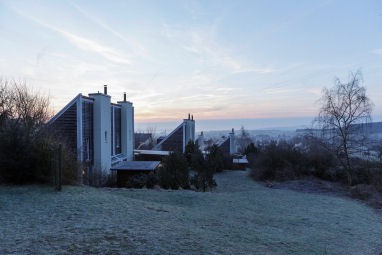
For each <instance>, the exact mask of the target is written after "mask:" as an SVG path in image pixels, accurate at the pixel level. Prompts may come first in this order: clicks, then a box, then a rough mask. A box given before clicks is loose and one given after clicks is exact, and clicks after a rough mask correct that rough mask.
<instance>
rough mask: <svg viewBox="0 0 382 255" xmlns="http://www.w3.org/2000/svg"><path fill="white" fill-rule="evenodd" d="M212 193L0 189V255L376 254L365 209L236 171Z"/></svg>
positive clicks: (378, 225)
mask: <svg viewBox="0 0 382 255" xmlns="http://www.w3.org/2000/svg"><path fill="white" fill-rule="evenodd" d="M216 179H217V183H218V187H217V189H216V190H215V191H214V192H206V193H198V192H193V191H167V190H146V189H143V190H128V189H110V188H91V187H71V186H64V187H63V191H62V192H54V191H53V188H52V187H41V186H25V187H9V186H0V222H1V223H0V224H1V225H0V254H379V253H380V252H381V251H382V221H381V218H379V217H378V215H376V214H375V213H374V211H373V209H371V208H369V207H367V206H365V205H362V204H360V203H358V202H355V201H352V200H349V199H345V198H340V197H334V196H329V195H318V194H304V193H299V192H295V191H291V190H280V189H270V188H266V187H264V186H263V185H261V184H258V183H256V182H253V181H252V180H250V179H249V178H248V177H247V176H246V172H240V171H236V172H224V173H221V174H218V175H217V176H216Z"/></svg>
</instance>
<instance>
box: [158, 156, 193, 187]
mask: <svg viewBox="0 0 382 255" xmlns="http://www.w3.org/2000/svg"><path fill="white" fill-rule="evenodd" d="M158 177H159V185H160V186H161V187H162V188H165V189H178V188H180V187H181V188H183V189H188V188H189V187H190V185H189V170H188V163H187V160H186V158H185V157H184V156H183V154H180V153H171V154H170V155H169V156H166V157H165V158H164V160H163V163H162V166H161V167H160V168H159V170H158Z"/></svg>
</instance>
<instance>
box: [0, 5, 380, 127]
mask: <svg viewBox="0 0 382 255" xmlns="http://www.w3.org/2000/svg"><path fill="white" fill-rule="evenodd" d="M0 36H1V40H0V72H1V73H0V75H1V76H3V77H5V78H15V79H23V80H26V81H27V83H28V84H29V85H30V86H31V87H33V88H35V89H37V90H40V91H42V92H43V93H46V94H49V95H50V97H51V99H52V105H53V107H54V109H55V110H56V111H57V110H59V109H60V108H62V107H63V106H64V105H65V104H66V103H68V102H69V101H70V100H71V99H72V98H73V97H74V96H75V95H76V94H78V93H80V92H81V93H83V94H85V95H86V94H88V93H91V92H95V91H98V90H100V91H102V89H103V84H108V85H109V94H111V95H112V96H113V99H114V101H117V100H120V99H122V94H123V92H125V91H126V92H127V93H128V99H129V100H130V101H132V102H133V103H134V105H135V113H136V119H137V121H138V122H139V121H149V122H150V121H152V122H154V121H162V120H171V121H173V120H178V119H182V118H184V117H186V115H187V113H188V112H191V113H193V114H194V116H195V118H196V119H232V118H246V119H249V118H288V117H294V118H295V117H311V116H315V115H316V114H317V111H318V104H317V100H318V98H319V97H320V92H321V90H322V88H323V87H324V86H329V87H330V86H332V85H333V84H334V79H335V77H339V78H341V79H342V80H344V81H346V79H347V77H348V74H349V72H351V71H356V70H357V69H359V68H360V69H361V70H362V72H363V76H364V84H365V86H366V87H367V92H368V94H369V96H370V98H371V99H372V101H373V102H374V103H375V109H374V114H375V115H382V104H380V102H379V100H380V98H381V96H382V1H380V0H379V1H334V0H333V1H312V0H306V1H286V0H285V1H282V0H278V1H269V0H268V1H256V0H251V1H208V0H204V1H181V0H179V1H160V0H155V1H127V0H125V1H1V0H0Z"/></svg>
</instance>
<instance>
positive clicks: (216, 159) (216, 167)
mask: <svg viewBox="0 0 382 255" xmlns="http://www.w3.org/2000/svg"><path fill="white" fill-rule="evenodd" d="M223 158H224V156H223V153H222V151H221V150H220V148H219V147H218V146H217V145H216V144H214V145H212V146H210V147H208V148H207V161H208V162H209V163H208V164H209V168H211V169H212V171H213V172H214V173H216V172H222V171H223V169H224V161H223Z"/></svg>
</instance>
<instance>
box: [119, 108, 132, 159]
mask: <svg viewBox="0 0 382 255" xmlns="http://www.w3.org/2000/svg"><path fill="white" fill-rule="evenodd" d="M118 104H120V105H121V106H122V107H121V140H122V142H121V145H122V154H123V155H125V156H126V157H127V160H133V158H134V107H133V103H131V102H124V101H122V102H118Z"/></svg>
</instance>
